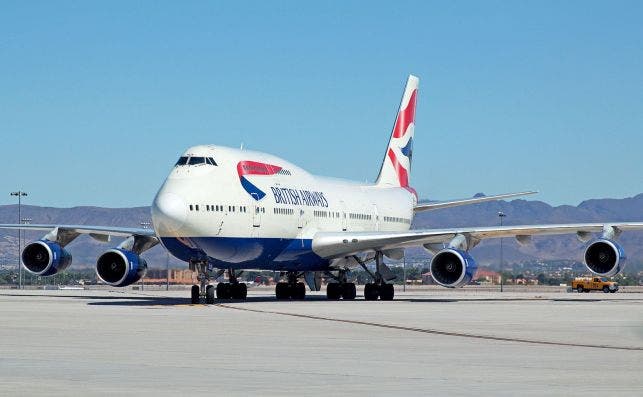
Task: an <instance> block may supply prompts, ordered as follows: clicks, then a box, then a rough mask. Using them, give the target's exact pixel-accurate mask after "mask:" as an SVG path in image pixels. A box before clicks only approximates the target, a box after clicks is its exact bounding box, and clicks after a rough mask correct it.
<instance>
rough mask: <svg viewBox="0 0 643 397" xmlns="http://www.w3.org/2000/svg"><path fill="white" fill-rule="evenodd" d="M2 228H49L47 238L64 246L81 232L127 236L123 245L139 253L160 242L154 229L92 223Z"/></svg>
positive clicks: (0, 226) (105, 239)
mask: <svg viewBox="0 0 643 397" xmlns="http://www.w3.org/2000/svg"><path fill="white" fill-rule="evenodd" d="M0 229H20V230H47V231H48V233H47V234H46V235H45V236H44V238H45V239H47V240H50V241H56V242H58V243H59V244H60V245H62V246H63V247H64V246H65V245H67V244H69V243H70V242H71V241H73V240H74V239H75V238H76V237H78V236H79V235H81V234H89V235H90V236H91V237H92V238H93V239H94V240H98V241H101V242H104V243H106V242H109V241H110V239H111V237H112V236H115V237H126V238H127V240H126V241H125V242H123V243H122V244H121V246H123V247H126V248H128V249H132V250H135V251H136V252H137V253H141V252H143V251H146V250H148V249H150V248H152V247H153V246H155V245H156V244H158V243H159V240H158V238H157V237H156V234H155V233H154V230H153V229H145V228H133V227H113V226H90V225H18V224H0Z"/></svg>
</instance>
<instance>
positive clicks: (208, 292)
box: [205, 285, 214, 305]
mask: <svg viewBox="0 0 643 397" xmlns="http://www.w3.org/2000/svg"><path fill="white" fill-rule="evenodd" d="M205 302H206V303H207V304H208V305H211V304H213V303H214V285H208V286H207V287H205Z"/></svg>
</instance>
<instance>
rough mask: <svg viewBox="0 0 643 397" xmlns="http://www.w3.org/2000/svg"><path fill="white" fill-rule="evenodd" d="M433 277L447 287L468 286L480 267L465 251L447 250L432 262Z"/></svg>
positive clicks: (436, 256) (439, 253)
mask: <svg viewBox="0 0 643 397" xmlns="http://www.w3.org/2000/svg"><path fill="white" fill-rule="evenodd" d="M430 268H431V277H433V280H435V282H436V283H438V284H440V285H443V286H445V287H451V288H455V287H462V286H464V285H466V284H468V283H469V282H470V281H471V279H472V278H473V276H474V275H475V273H476V270H478V265H477V264H476V262H475V261H474V260H473V258H472V257H471V255H469V254H468V253H467V252H465V251H460V250H457V249H453V248H446V249H443V250H441V251H440V252H438V253H437V254H436V255H435V256H434V257H433V259H432V260H431V267H430Z"/></svg>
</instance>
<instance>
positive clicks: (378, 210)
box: [0, 76, 643, 303]
mask: <svg viewBox="0 0 643 397" xmlns="http://www.w3.org/2000/svg"><path fill="white" fill-rule="evenodd" d="M418 83H419V80H418V78H417V77H415V76H409V78H408V81H407V83H406V87H405V89H404V94H403V96H402V102H401V104H400V107H399V111H398V113H397V117H396V120H395V124H394V126H393V131H392V133H391V137H390V139H389V142H388V146H387V148H386V152H385V154H384V159H383V161H382V165H381V167H380V171H379V175H378V177H377V180H376V182H375V183H373V184H368V183H358V182H349V181H346V180H341V179H333V178H326V177H320V176H316V175H312V174H310V173H308V172H306V171H305V170H304V169H302V168H300V167H298V166H296V165H295V164H292V163H289V162H288V161H286V160H284V159H281V158H279V157H276V156H272V155H270V154H267V153H261V152H253V151H248V150H239V149H231V148H227V147H221V146H216V145H204V146H195V147H191V148H189V149H187V150H186V151H185V152H184V153H183V154H182V155H181V156H180V158H179V160H178V161H177V162H176V165H175V166H174V167H173V168H172V171H171V172H170V175H169V176H168V177H167V179H166V180H165V182H163V185H162V186H161V188H160V189H159V191H158V193H157V194H156V197H155V198H154V201H153V202H152V222H153V226H154V227H153V229H138V228H122V227H105V226H86V225H0V228H12V229H19V228H22V229H30V230H34V229H35V230H45V231H46V232H47V233H46V234H45V235H44V236H43V237H42V238H41V239H40V240H38V241H35V242H32V243H30V244H28V245H27V246H26V247H25V248H24V250H23V251H22V255H21V256H22V263H23V265H24V267H25V268H26V269H27V270H28V271H29V272H31V273H33V274H35V275H39V276H51V275H53V274H56V273H58V272H60V271H63V270H65V269H66V268H67V267H68V266H69V265H70V264H71V262H72V256H71V254H70V253H69V252H67V251H66V250H65V246H66V245H67V244H69V243H70V242H71V241H72V240H74V239H75V238H76V237H78V236H79V235H80V234H89V235H90V236H91V237H93V238H95V239H97V240H100V241H103V242H109V241H110V237H112V236H116V237H124V238H125V240H124V241H123V242H122V243H121V244H119V245H118V246H117V247H115V248H111V249H108V250H107V251H106V252H105V253H103V254H102V255H101V256H100V257H99V258H98V260H97V261H96V274H97V275H98V277H99V278H100V279H101V280H102V281H103V282H104V283H106V284H109V285H111V286H115V287H126V286H128V285H130V284H133V283H136V282H137V281H139V280H140V279H141V278H142V277H143V276H144V275H145V272H146V269H147V264H146V262H145V260H144V259H142V258H141V257H140V255H141V254H142V253H143V252H145V251H146V250H148V249H150V248H152V247H153V246H154V245H156V244H158V243H160V244H162V245H163V246H164V247H165V249H167V250H168V251H169V252H170V253H171V254H172V255H174V256H175V257H177V258H178V259H180V260H182V261H185V262H187V263H188V264H189V267H190V269H191V270H193V271H195V272H197V279H198V280H199V285H194V286H192V294H191V299H192V303H198V302H199V301H200V300H201V299H205V302H207V303H213V302H214V301H215V287H214V286H213V285H211V280H215V279H217V278H219V277H220V276H221V275H222V274H223V273H224V272H225V271H227V272H228V279H229V282H220V283H218V284H217V286H216V297H217V298H219V299H245V298H246V295H247V289H246V285H245V284H244V283H241V282H239V281H238V276H239V275H240V273H241V272H242V271H243V270H245V269H257V270H273V271H275V272H279V274H280V275H281V277H283V281H281V282H279V283H277V286H276V289H275V295H276V297H277V299H303V298H304V297H305V294H306V288H305V284H304V283H303V282H302V281H300V280H302V279H303V280H305V281H306V284H308V287H309V288H310V289H311V290H314V291H319V290H320V288H321V278H322V275H326V277H327V278H329V279H330V280H331V281H333V282H331V283H329V284H328V286H327V288H326V295H327V297H328V299H342V298H343V299H347V300H349V299H355V297H356V289H355V284H353V283H350V282H348V279H347V272H348V271H349V270H350V269H352V268H356V267H362V268H364V269H365V270H366V271H367V272H368V273H369V274H370V276H371V277H372V282H371V283H368V284H366V286H365V288H364V298H365V299H366V300H376V299H378V298H379V299H381V300H391V299H393V296H394V290H393V284H390V281H391V280H392V279H393V275H392V273H391V271H390V270H389V268H388V267H387V265H386V264H385V263H384V260H383V258H384V257H388V258H392V259H401V258H402V257H403V256H404V249H405V248H408V247H423V248H424V249H426V250H427V251H428V252H430V253H432V254H433V258H432V260H431V264H430V271H431V276H432V277H433V279H434V280H435V281H436V282H437V283H438V284H440V285H443V286H445V287H461V286H464V285H466V284H467V283H469V282H470V281H471V279H472V278H473V277H474V275H475V272H476V269H477V266H476V262H475V261H474V259H473V258H472V257H471V255H469V250H471V249H472V248H473V247H475V246H476V245H477V244H478V243H479V242H480V241H481V240H483V239H486V238H501V237H515V238H516V240H517V241H518V242H520V243H521V244H527V243H529V242H530V239H531V236H534V235H544V234H549V235H551V234H565V233H575V234H576V235H577V237H578V239H579V240H580V241H581V242H583V243H586V248H585V252H584V259H585V264H586V266H587V268H588V269H589V270H590V271H592V272H593V273H595V274H598V275H601V276H613V275H616V274H617V273H619V272H620V271H621V270H622V269H623V265H624V262H625V254H624V252H623V249H622V248H621V246H620V245H619V244H618V243H617V242H616V239H617V238H618V237H619V235H620V234H621V232H623V231H626V230H633V229H643V223H633V222H630V223H623V222H618V223H611V222H606V223H581V224H560V225H526V226H505V227H460V228H453V229H437V230H435V229H417V230H410V228H411V223H412V221H413V216H414V215H415V214H416V213H417V212H420V211H431V210H436V209H440V208H447V207H454V206H459V205H467V204H474V203H480V202H484V201H490V200H499V199H505V198H510V197H516V196H522V195H525V194H531V193H533V192H522V193H511V194H502V195H497V196H488V197H478V198H472V199H466V200H457V201H449V202H437V203H427V204H422V203H418V197H417V194H416V192H415V190H414V189H413V188H412V187H411V185H410V179H411V178H410V177H411V159H412V155H413V134H414V130H415V108H416V103H417V97H418ZM370 262H375V270H374V271H371V270H369V268H368V267H367V266H366V265H367V264H368V263H370Z"/></svg>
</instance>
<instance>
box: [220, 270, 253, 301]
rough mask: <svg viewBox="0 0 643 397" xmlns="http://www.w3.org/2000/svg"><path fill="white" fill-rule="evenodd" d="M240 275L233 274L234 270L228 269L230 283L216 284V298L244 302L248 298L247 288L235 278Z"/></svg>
mask: <svg viewBox="0 0 643 397" xmlns="http://www.w3.org/2000/svg"><path fill="white" fill-rule="evenodd" d="M240 275H241V273H239V274H235V272H234V270H232V269H228V276H229V277H228V278H229V279H230V282H229V283H219V284H217V298H219V299H239V300H245V299H246V297H247V296H248V286H246V284H245V283H240V282H239V280H238V279H237V276H240Z"/></svg>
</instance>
